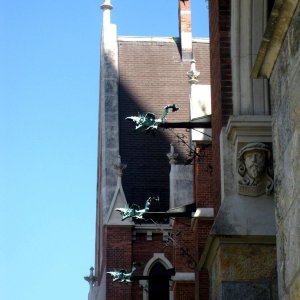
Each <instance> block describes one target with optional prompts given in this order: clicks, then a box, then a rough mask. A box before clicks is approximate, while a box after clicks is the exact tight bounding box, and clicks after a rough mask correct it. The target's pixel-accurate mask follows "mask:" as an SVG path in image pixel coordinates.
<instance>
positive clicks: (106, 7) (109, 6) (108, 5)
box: [100, 0, 113, 10]
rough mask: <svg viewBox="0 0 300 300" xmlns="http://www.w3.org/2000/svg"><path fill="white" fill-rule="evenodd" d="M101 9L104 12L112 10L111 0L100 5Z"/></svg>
mask: <svg viewBox="0 0 300 300" xmlns="http://www.w3.org/2000/svg"><path fill="white" fill-rule="evenodd" d="M100 8H101V9H102V10H106V9H109V10H111V9H112V8H113V6H112V5H111V3H110V0H104V1H103V3H102V4H101V5H100Z"/></svg>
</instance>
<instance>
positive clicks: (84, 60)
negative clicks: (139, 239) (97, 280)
mask: <svg viewBox="0 0 300 300" xmlns="http://www.w3.org/2000/svg"><path fill="white" fill-rule="evenodd" d="M100 4H102V0H98V1H96V0H85V1H83V0H76V1H74V0H73V1H71V0H51V1H50V0H43V1H40V0H39V1H38V0H27V1H24V0H22V1H21V0H0V299H5V300H40V299H43V300H50V299H51V300H54V299H55V300H59V299H72V300H82V299H87V294H88V284H87V283H86V282H85V281H84V280H83V276H84V275H88V273H89V268H90V266H91V265H93V263H94V239H95V203H96V168H97V166H96V162H97V127H98V119H97V118H98V93H99V87H98V82H99V45H100V34H101V21H102V11H101V10H100V9H99V5H100ZM112 4H113V6H114V9H113V10H112V22H113V23H115V24H117V26H118V34H119V35H137V36H178V23H177V5H178V4H177V0H162V1H160V3H159V1H154V2H153V1H149V0H112ZM192 8H193V35H194V36H195V37H207V36H208V25H207V3H206V1H205V0H193V1H192Z"/></svg>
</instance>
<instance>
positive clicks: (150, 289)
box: [140, 253, 173, 300]
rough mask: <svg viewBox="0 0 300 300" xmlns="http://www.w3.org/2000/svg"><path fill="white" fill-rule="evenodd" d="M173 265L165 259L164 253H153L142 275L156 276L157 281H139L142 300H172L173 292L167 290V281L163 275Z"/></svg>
mask: <svg viewBox="0 0 300 300" xmlns="http://www.w3.org/2000/svg"><path fill="white" fill-rule="evenodd" d="M172 268H173V265H172V263H171V262H170V261H169V260H168V258H167V257H165V254H164V253H154V254H153V257H152V258H151V259H150V260H149V261H148V262H147V264H146V266H145V268H144V271H143V275H144V276H157V277H160V276H162V277H160V278H159V279H157V280H140V285H141V286H142V287H143V300H152V299H153V300H156V299H164V300H173V292H172V291H170V288H169V279H168V278H167V277H165V278H164V279H163V275H166V274H167V270H168V269H172Z"/></svg>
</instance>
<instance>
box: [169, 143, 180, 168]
mask: <svg viewBox="0 0 300 300" xmlns="http://www.w3.org/2000/svg"><path fill="white" fill-rule="evenodd" d="M167 156H168V158H169V163H170V164H171V165H174V164H176V162H177V160H176V158H177V157H178V153H176V152H175V150H174V145H173V144H170V153H168V154H167Z"/></svg>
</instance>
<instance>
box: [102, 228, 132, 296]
mask: <svg viewBox="0 0 300 300" xmlns="http://www.w3.org/2000/svg"><path fill="white" fill-rule="evenodd" d="M131 231H132V229H131V227H124V226H123V227H118V226H107V227H106V234H107V236H108V237H113V238H108V239H107V240H106V245H107V248H106V249H107V251H106V271H107V272H108V271H114V270H116V269H117V270H118V269H126V270H131V267H132V262H133V261H132V244H131V242H132V241H131V239H132V233H131ZM106 285H107V289H106V293H107V294H106V300H120V299H122V300H131V299H132V298H131V284H128V285H126V284H124V283H119V282H113V281H112V278H111V277H110V275H107V276H106Z"/></svg>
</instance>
